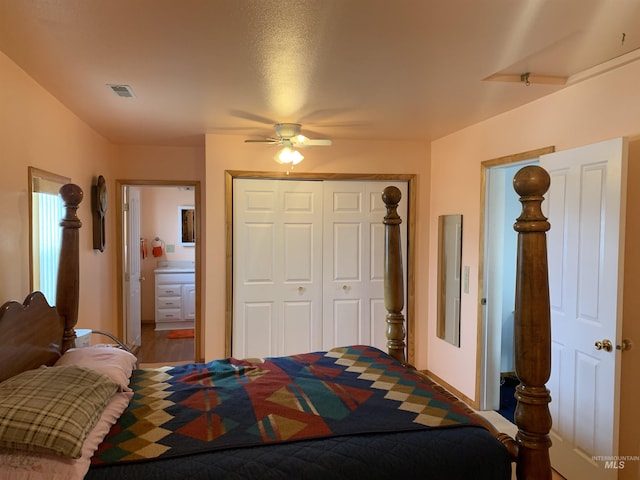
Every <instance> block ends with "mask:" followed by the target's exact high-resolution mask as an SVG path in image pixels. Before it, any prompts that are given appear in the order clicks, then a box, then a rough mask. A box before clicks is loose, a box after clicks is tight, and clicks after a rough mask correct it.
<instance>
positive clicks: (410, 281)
mask: <svg viewBox="0 0 640 480" xmlns="http://www.w3.org/2000/svg"><path fill="white" fill-rule="evenodd" d="M234 178H255V179H269V180H346V181H348V180H377V181H385V180H388V181H406V182H407V188H408V197H409V198H408V199H407V200H408V204H407V212H408V214H407V215H408V217H409V218H407V219H403V221H405V222H407V265H406V271H405V272H404V273H405V278H406V279H407V286H406V289H407V304H406V306H405V307H406V312H407V313H406V318H405V324H406V326H405V330H406V337H407V338H406V344H407V361H408V362H409V363H413V362H414V359H415V338H414V308H415V287H414V285H415V268H414V262H415V232H416V228H415V225H416V223H415V222H416V218H415V216H416V215H415V211H416V208H415V206H416V178H417V176H416V174H402V173H400V174H392V173H389V174H385V173H311V172H309V173H307V172H304V173H300V172H296V173H290V172H284V173H283V172H260V171H242V170H225V240H226V241H225V243H226V251H225V284H226V292H225V344H224V349H225V356H230V355H231V345H232V341H231V337H232V334H233V180H234ZM380 221H382V219H380Z"/></svg>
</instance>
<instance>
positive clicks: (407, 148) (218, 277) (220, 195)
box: [204, 135, 429, 366]
mask: <svg viewBox="0 0 640 480" xmlns="http://www.w3.org/2000/svg"><path fill="white" fill-rule="evenodd" d="M274 153H275V152H274V148H273V147H271V146H267V145H247V144H244V143H243V137H240V136H224V135H207V137H206V180H207V187H208V194H207V201H206V211H207V231H206V237H207V252H208V253H207V256H206V271H207V272H208V273H207V284H206V295H205V298H206V301H207V312H206V321H205V324H206V333H205V336H206V342H205V343H206V350H205V352H204V353H205V358H206V359H209V360H210V359H213V358H219V357H222V356H224V353H225V352H224V340H225V338H224V335H223V332H224V320H225V252H226V245H225V229H224V222H225V210H224V205H225V171H226V170H245V171H272V172H283V171H284V168H283V167H280V166H279V165H278V164H276V163H275V162H274V161H273V159H272V157H273V154H274ZM304 155H305V160H304V161H303V162H302V163H301V164H300V165H298V166H297V167H296V169H295V171H299V172H313V173H327V172H330V173H394V174H397V173H405V174H417V181H416V184H417V186H416V190H417V198H416V203H417V207H416V209H417V212H416V213H417V218H419V217H420V216H421V215H422V216H425V215H426V212H428V211H429V192H428V188H429V185H428V181H427V180H425V179H427V178H428V172H429V152H428V145H427V144H426V143H424V142H397V141H396V142H394V141H382V140H366V141H359V140H342V139H334V141H333V145H332V146H331V147H329V148H320V147H318V148H310V149H306V150H305V151H304ZM416 223H417V235H416V242H417V245H418V248H417V249H416V250H417V255H416V256H417V258H416V265H417V271H416V312H415V314H416V329H415V335H416V339H417V344H416V348H417V349H418V350H420V349H421V348H424V344H425V338H424V337H425V334H426V330H425V328H424V322H423V321H422V319H424V313H425V312H426V307H427V304H426V296H425V295H422V292H425V291H426V289H427V283H426V282H427V272H428V266H427V265H426V258H427V250H426V246H427V245H426V241H427V238H428V231H427V228H428V225H427V223H426V222H420V221H417V222H416ZM423 357H424V355H423ZM423 366H424V365H423Z"/></svg>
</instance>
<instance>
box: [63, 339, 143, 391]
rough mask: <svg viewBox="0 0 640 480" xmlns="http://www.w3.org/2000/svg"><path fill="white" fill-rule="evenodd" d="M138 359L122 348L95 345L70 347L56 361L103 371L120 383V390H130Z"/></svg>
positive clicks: (99, 371)
mask: <svg viewBox="0 0 640 480" xmlns="http://www.w3.org/2000/svg"><path fill="white" fill-rule="evenodd" d="M137 362H138V360H137V359H136V357H135V355H133V354H131V353H129V352H127V351H126V350H122V349H120V348H115V347H109V346H93V347H83V348H70V349H69V350H67V351H66V352H65V353H64V354H63V355H62V357H60V359H59V360H58V361H57V362H56V366H59V365H76V366H78V367H83V368H88V369H90V370H93V371H96V372H98V373H102V374H103V375H106V376H108V377H109V378H110V379H111V380H113V381H114V382H116V383H117V384H118V385H120V391H122V392H130V391H131V389H130V388H129V379H130V378H131V373H132V372H133V369H134V368H136V365H137Z"/></svg>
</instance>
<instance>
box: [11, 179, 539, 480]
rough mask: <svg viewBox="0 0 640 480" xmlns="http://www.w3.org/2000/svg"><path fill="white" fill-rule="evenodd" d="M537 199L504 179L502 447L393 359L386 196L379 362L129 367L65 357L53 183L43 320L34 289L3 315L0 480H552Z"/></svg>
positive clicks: (71, 285) (88, 352)
mask: <svg viewBox="0 0 640 480" xmlns="http://www.w3.org/2000/svg"><path fill="white" fill-rule="evenodd" d="M548 187H549V176H548V175H547V173H546V172H545V171H544V170H543V169H541V168H540V167H535V166H529V167H525V168H523V169H522V170H520V171H519V172H518V173H517V175H516V176H515V178H514V188H515V189H516V191H517V192H518V194H519V195H520V196H521V202H522V205H523V209H522V214H521V216H520V217H519V218H518V219H517V221H516V223H515V225H514V228H515V229H516V230H517V232H518V260H517V282H516V313H515V344H516V352H515V353H516V373H517V375H518V377H519V379H520V385H519V386H518V387H517V390H516V398H517V400H518V405H517V408H516V414H515V421H516V424H517V426H518V433H517V435H516V438H510V437H509V436H508V435H506V434H503V433H500V432H498V431H496V429H495V428H494V427H493V426H492V425H491V424H489V423H488V422H487V421H486V420H485V419H484V418H483V417H481V416H480V415H478V414H476V413H475V412H473V411H472V410H471V409H469V408H468V407H467V406H466V405H465V404H464V403H462V402H460V401H458V400H457V399H456V398H455V397H454V396H452V395H451V394H449V393H448V392H447V391H446V390H444V389H443V388H441V387H440V386H438V385H436V384H435V383H434V382H432V381H431V380H430V379H428V378H427V377H426V376H425V375H424V374H423V373H421V372H419V371H417V370H416V369H415V368H413V367H412V366H411V365H408V364H407V362H406V357H405V348H406V345H405V326H404V316H403V313H402V311H403V301H404V300H403V299H404V294H403V288H404V287H403V277H404V274H403V269H402V264H401V258H402V255H401V252H400V240H399V237H400V233H399V232H400V229H399V225H400V222H401V219H400V218H399V216H398V214H397V205H398V202H399V201H400V200H401V199H400V192H399V191H398V190H397V189H396V188H394V187H387V188H386V189H385V190H384V192H383V194H382V196H383V200H384V203H385V205H386V208H387V214H386V216H385V217H384V220H383V223H384V224H385V261H384V265H385V307H386V309H387V312H388V313H387V331H386V335H387V339H388V352H382V351H380V350H377V349H375V348H372V347H369V346H366V345H349V346H344V347H339V348H336V349H332V350H329V351H327V352H302V353H300V354H299V355H292V356H288V357H279V358H267V359H234V358H228V359H220V360H216V361H213V362H208V363H198V364H189V365H184V366H178V367H163V368H157V369H143V370H141V369H137V368H136V360H135V357H133V355H131V354H130V353H128V352H126V351H124V350H121V349H118V348H108V347H85V348H74V340H75V331H74V327H75V325H76V322H77V317H78V302H79V298H78V294H79V279H78V277H79V263H78V262H79V260H78V259H79V242H78V238H79V231H78V229H79V228H80V226H81V223H80V220H79V219H78V217H77V208H78V205H79V204H80V202H81V200H82V190H81V189H80V188H79V187H78V186H76V185H73V184H68V185H65V186H63V187H62V189H61V191H60V193H61V196H62V198H63V200H64V202H65V206H66V215H65V217H64V219H63V220H62V222H61V226H62V230H63V233H62V235H63V239H62V249H61V261H60V267H59V272H58V291H57V297H56V307H51V306H49V304H48V303H47V302H46V300H45V299H44V297H43V296H42V294H40V293H39V292H32V293H31V294H30V295H29V296H27V298H26V300H25V301H24V302H23V303H20V302H16V301H10V302H7V303H5V304H4V305H3V306H2V308H1V309H0V339H1V340H0V342H1V343H0V345H1V347H0V477H2V478H3V479H4V478H7V479H24V478H28V479H31V480H36V479H45V478H46V479H58V478H59V479H64V480H67V479H70V478H86V479H93V480H100V479H112V478H119V479H127V478H131V479H147V478H148V479H154V480H155V479H178V478H185V479H187V478H188V479H212V478H238V479H253V478H260V479H270V478H274V479H280V478H282V479H290V478H303V479H316V478H327V477H331V478H344V479H356V478H368V479H375V478H418V477H419V478H448V479H449V478H474V479H503V480H507V479H509V478H511V474H512V473H511V472H512V462H515V463H516V473H517V476H518V478H519V479H550V478H551V467H550V462H549V453H548V450H549V447H550V443H551V442H550V440H549V435H548V433H549V430H550V427H551V418H550V414H549V409H548V403H549V402H550V400H551V399H550V395H549V391H548V390H547V389H546V387H545V383H546V381H547V380H548V377H549V372H550V325H549V295H548V275H547V259H546V258H547V257H546V231H547V230H548V229H549V224H548V223H547V222H546V219H545V218H544V216H543V215H542V211H541V208H540V205H541V202H542V200H543V196H542V195H543V194H544V193H545V192H546V190H547V189H548ZM72 388H73V389H72ZM49 390H51V391H52V392H49ZM85 396H86V397H85ZM39 397H43V398H39ZM89 397H91V398H89ZM94 397H96V398H94ZM51 398H54V399H55V400H53V401H51ZM34 399H35V400H34ZM34 402H36V403H35V404H34ZM37 402H40V403H37ZM25 405H26V406H25ZM75 409H78V411H77V412H76V410H75ZM43 412H46V413H44V414H43ZM68 428H70V429H72V430H71V431H67V429H68ZM73 429H75V430H73ZM54 439H55V440H54Z"/></svg>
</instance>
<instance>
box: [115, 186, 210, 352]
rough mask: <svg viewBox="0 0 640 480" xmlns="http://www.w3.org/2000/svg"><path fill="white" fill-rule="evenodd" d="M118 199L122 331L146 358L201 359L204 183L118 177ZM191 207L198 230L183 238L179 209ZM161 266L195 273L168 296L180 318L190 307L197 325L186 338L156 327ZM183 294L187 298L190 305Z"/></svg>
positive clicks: (120, 322) (117, 221)
mask: <svg viewBox="0 0 640 480" xmlns="http://www.w3.org/2000/svg"><path fill="white" fill-rule="evenodd" d="M116 202H117V205H118V206H119V207H118V209H117V211H116V231H117V242H116V243H117V266H118V275H117V278H118V312H119V316H120V318H119V322H118V336H119V337H120V338H123V339H125V341H126V343H127V344H128V345H130V346H132V347H133V349H134V350H135V351H136V352H137V353H138V355H139V358H140V359H141V361H143V362H144V363H152V364H171V363H179V362H185V361H189V362H193V361H194V360H195V361H198V360H200V359H201V353H200V351H201V349H200V345H199V338H200V334H201V322H200V295H199V294H198V292H199V291H200V290H199V289H200V270H201V268H200V266H201V260H200V257H201V255H200V241H199V239H200V213H201V212H200V182H199V181H179V180H176V181H173V180H172V181H150V180H149V181H147V180H116ZM187 206H188V207H190V208H192V210H193V219H192V220H193V221H192V223H191V224H190V225H192V226H193V227H194V231H195V241H194V242H182V241H181V235H182V231H181V214H182V213H183V212H182V211H181V210H180V209H181V208H182V209H184V207H187ZM173 207H175V208H173ZM136 264H138V265H137V266H136ZM158 267H180V269H181V270H180V275H182V276H186V275H189V273H183V272H187V271H190V272H191V274H190V281H189V282H185V285H179V287H180V292H179V294H176V298H173V297H172V298H170V299H168V300H171V302H172V303H173V304H174V305H175V306H176V307H175V312H174V311H170V312H169V311H168V313H170V314H171V315H173V314H176V316H177V317H181V316H183V315H182V312H183V311H188V312H189V313H188V314H189V315H190V319H191V320H190V322H191V324H190V325H188V326H192V327H193V329H192V330H191V331H190V332H187V333H190V335H191V336H190V337H189V338H187V339H185V338H184V337H185V335H184V333H185V332H174V331H173V329H171V330H170V329H169V328H167V329H164V327H162V328H158V322H157V316H158V315H157V308H156V306H157V304H158V302H157V301H156V288H155V283H156V277H159V275H157V274H156V271H157V269H158ZM185 288H186V290H185V291H184V292H183V290H184V289H185ZM183 296H184V297H185V298H186V299H187V300H188V302H186V306H187V308H186V310H185V308H183V305H182V303H184V302H182V297H183ZM176 300H178V301H179V302H178V303H175V301H176ZM178 312H180V314H179V315H178ZM165 320H166V319H165ZM164 325H169V324H166V323H165V324H164ZM171 325H173V324H171ZM182 326H183V325H176V330H180V329H182V328H181V327H182ZM182 330H184V329H182ZM149 332H150V333H149ZM175 333H181V335H174V334H175ZM150 335H152V336H150ZM143 339H145V340H144V342H143ZM174 339H175V340H174ZM145 342H146V350H145ZM150 349H153V350H150ZM149 355H151V357H149ZM143 357H144V358H143ZM178 357H180V358H178ZM182 357H184V358H182ZM149 358H152V359H151V360H149Z"/></svg>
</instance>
